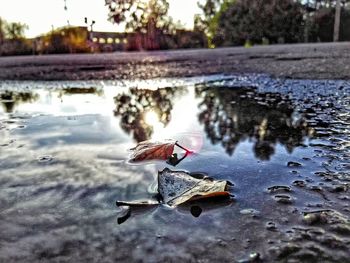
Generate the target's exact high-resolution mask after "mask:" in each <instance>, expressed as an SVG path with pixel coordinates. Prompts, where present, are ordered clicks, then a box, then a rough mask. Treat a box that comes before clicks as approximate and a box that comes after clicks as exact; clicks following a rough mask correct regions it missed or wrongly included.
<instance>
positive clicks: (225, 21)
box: [203, 0, 303, 46]
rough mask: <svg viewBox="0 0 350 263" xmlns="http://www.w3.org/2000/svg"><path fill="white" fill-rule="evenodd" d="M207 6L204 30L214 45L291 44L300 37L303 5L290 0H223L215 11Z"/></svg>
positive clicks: (301, 34)
mask: <svg viewBox="0 0 350 263" xmlns="http://www.w3.org/2000/svg"><path fill="white" fill-rule="evenodd" d="M208 2H211V1H208ZM206 8H207V7H206V6H203V11H204V13H206V14H205V15H204V16H205V17H206V19H209V20H206V23H207V25H208V28H207V32H208V34H209V36H210V40H211V43H212V44H213V45H215V46H230V45H244V44H245V43H251V44H261V43H263V42H268V43H294V42H299V41H300V40H301V38H302V36H303V8H302V5H301V4H300V3H298V2H295V1H293V0H256V1H248V0H236V1H234V0H225V1H223V2H222V3H221V5H220V6H219V8H218V9H217V11H216V12H215V11H212V9H210V8H207V9H206ZM216 8H217V5H216ZM208 10H209V11H208Z"/></svg>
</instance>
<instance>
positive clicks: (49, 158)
mask: <svg viewBox="0 0 350 263" xmlns="http://www.w3.org/2000/svg"><path fill="white" fill-rule="evenodd" d="M52 159H53V157H52V156H50V155H45V156H40V157H39V158H38V161H39V162H40V163H46V162H50V161H52Z"/></svg>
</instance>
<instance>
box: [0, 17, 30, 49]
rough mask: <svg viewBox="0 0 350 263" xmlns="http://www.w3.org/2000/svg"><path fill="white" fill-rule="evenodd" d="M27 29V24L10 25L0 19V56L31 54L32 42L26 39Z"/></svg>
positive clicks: (15, 23)
mask: <svg viewBox="0 0 350 263" xmlns="http://www.w3.org/2000/svg"><path fill="white" fill-rule="evenodd" d="M27 29H28V26H27V25H26V24H22V23H17V22H14V23H9V22H7V21H5V20H4V19H2V18H1V17H0V55H14V54H16V55H17V54H18V55H26V54H30V53H31V45H30V42H29V41H28V40H27V39H25V37H24V33H25V30H27Z"/></svg>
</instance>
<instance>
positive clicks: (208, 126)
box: [196, 86, 311, 160]
mask: <svg viewBox="0 0 350 263" xmlns="http://www.w3.org/2000/svg"><path fill="white" fill-rule="evenodd" d="M196 95H197V97H200V98H202V99H203V100H202V102H201V103H200V105H199V106H200V109H201V111H200V114H199V116H198V117H199V121H200V122H201V123H202V124H204V128H205V132H206V133H207V135H208V137H209V138H210V140H211V142H212V144H217V143H221V144H222V146H223V147H224V148H225V149H226V152H227V153H228V154H229V155H232V154H233V152H234V150H235V148H236V147H237V145H238V143H239V142H242V141H244V140H246V139H250V140H254V141H255V145H254V152H255V155H256V157H257V158H259V159H261V160H269V159H270V157H271V156H272V155H273V154H274V152H275V146H276V144H277V143H280V144H282V145H284V146H285V147H286V149H287V150H288V152H292V150H293V149H294V148H295V147H296V146H298V145H300V144H301V143H302V142H303V140H304V137H305V136H308V135H309V133H310V132H311V130H310V129H308V127H307V126H306V123H305V121H304V120H303V119H300V118H299V119H297V118H295V116H294V115H293V112H294V110H293V105H292V104H291V102H290V101H289V100H288V99H286V98H283V97H281V95H280V94H277V93H257V92H256V91H255V89H254V88H247V87H244V88H225V87H218V88H207V87H204V86H197V87H196Z"/></svg>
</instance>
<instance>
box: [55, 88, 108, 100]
mask: <svg viewBox="0 0 350 263" xmlns="http://www.w3.org/2000/svg"><path fill="white" fill-rule="evenodd" d="M76 94H77V95H79V94H95V95H97V96H102V95H103V89H98V88H95V87H89V88H79V87H69V88H64V89H62V90H60V92H59V95H58V97H59V98H62V97H63V96H64V95H76Z"/></svg>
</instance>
